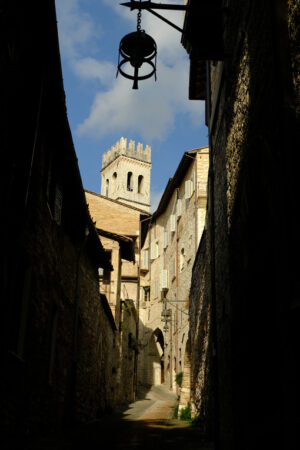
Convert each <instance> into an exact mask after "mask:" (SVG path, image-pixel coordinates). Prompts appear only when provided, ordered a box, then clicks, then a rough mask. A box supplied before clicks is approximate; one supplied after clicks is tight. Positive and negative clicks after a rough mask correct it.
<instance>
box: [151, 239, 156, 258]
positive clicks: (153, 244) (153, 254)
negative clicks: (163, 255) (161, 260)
mask: <svg viewBox="0 0 300 450" xmlns="http://www.w3.org/2000/svg"><path fill="white" fill-rule="evenodd" d="M150 257H151V259H155V242H151V247H150Z"/></svg>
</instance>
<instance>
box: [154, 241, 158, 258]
mask: <svg viewBox="0 0 300 450" xmlns="http://www.w3.org/2000/svg"><path fill="white" fill-rule="evenodd" d="M155 257H156V258H158V257H159V241H157V242H156V243H155Z"/></svg>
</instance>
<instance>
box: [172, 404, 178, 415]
mask: <svg viewBox="0 0 300 450" xmlns="http://www.w3.org/2000/svg"><path fill="white" fill-rule="evenodd" d="M178 408H179V404H178V403H176V405H175V407H174V409H173V415H172V419H178Z"/></svg>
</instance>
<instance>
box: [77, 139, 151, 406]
mask: <svg viewBox="0 0 300 450" xmlns="http://www.w3.org/2000/svg"><path fill="white" fill-rule="evenodd" d="M126 142H127V139H124V138H121V139H120V142H117V143H116V145H115V146H113V147H112V149H111V150H109V151H108V152H107V153H104V155H103V167H102V170H101V175H102V185H101V192H102V194H97V193H95V192H92V191H88V190H86V191H85V195H86V201H87V204H88V207H89V211H90V214H91V216H92V219H93V220H94V222H95V225H96V228H97V231H98V234H99V236H100V237H101V241H102V243H103V246H104V248H105V251H106V254H107V256H108V258H109V260H110V262H111V264H112V265H113V268H114V270H113V271H112V272H110V271H107V270H100V272H99V280H100V292H101V293H102V294H104V295H105V296H106V298H107V299H108V302H109V305H110V308H111V311H112V313H113V316H114V318H115V323H116V327H117V329H118V331H119V334H118V338H119V343H120V354H119V364H118V367H117V380H118V381H117V389H118V396H119V401H122V400H123V401H132V400H133V399H134V397H135V390H136V367H137V345H136V343H137V334H138V305H139V285H140V282H139V249H140V221H141V220H143V219H145V218H147V217H148V216H149V213H148V212H147V211H148V210H149V207H150V170H151V149H150V147H149V146H146V149H145V151H143V149H142V144H138V146H137V150H135V148H134V142H133V141H130V143H129V148H127V147H126ZM124 379H126V383H124Z"/></svg>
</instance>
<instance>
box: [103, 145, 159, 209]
mask: <svg viewBox="0 0 300 450" xmlns="http://www.w3.org/2000/svg"><path fill="white" fill-rule="evenodd" d="M151 166H152V164H151V147H150V146H149V145H146V147H145V149H143V144H141V143H138V144H137V147H136V148H135V142H134V141H132V140H130V141H129V144H128V147H127V139H126V138H123V137H122V138H121V139H120V141H119V142H116V144H115V145H113V146H112V147H111V149H109V150H108V151H107V152H106V153H104V154H103V157H102V169H101V177H102V183H101V194H102V195H103V196H106V197H108V198H112V199H114V200H118V201H120V202H122V203H126V204H129V205H131V206H135V207H136V208H139V209H142V210H143V211H146V212H149V210H150V172H151Z"/></svg>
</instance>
